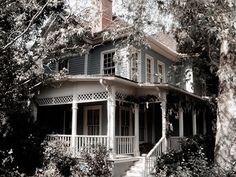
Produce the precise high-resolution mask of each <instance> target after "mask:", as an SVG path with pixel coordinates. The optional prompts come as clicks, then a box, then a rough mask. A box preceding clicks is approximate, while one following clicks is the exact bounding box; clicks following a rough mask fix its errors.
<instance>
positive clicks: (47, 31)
mask: <svg viewBox="0 0 236 177" xmlns="http://www.w3.org/2000/svg"><path fill="white" fill-rule="evenodd" d="M92 12H93V11H92V9H88V8H87V9H84V10H83V9H82V10H81V11H78V13H76V14H75V13H73V12H72V9H70V7H69V6H68V5H67V4H65V3H64V1H63V0H57V1H53V0H6V1H0V71H1V72H0V88H1V90H0V143H1V146H0V176H1V175H3V176H16V175H17V174H16V173H14V169H15V167H16V166H19V167H20V170H21V171H24V172H29V170H32V169H27V168H25V167H32V168H34V167H33V164H34V163H33V161H30V160H29V159H28V158H29V156H31V160H32V159H33V160H35V157H33V156H32V155H34V152H33V148H37V146H39V145H40V139H39V140H38V137H37V136H38V135H37V132H36V131H35V128H34V127H33V126H35V125H34V123H33V122H32V120H33V119H32V117H31V111H32V110H31V108H32V107H31V104H32V102H34V98H35V96H36V95H37V92H38V90H39V88H40V87H41V85H43V84H45V83H46V81H48V80H49V79H51V78H53V77H55V75H50V74H47V73H45V69H50V64H51V63H53V62H55V61H57V60H59V59H60V58H61V57H63V55H66V54H68V53H70V52H76V53H83V52H84V51H86V50H87V49H89V47H90V44H89V43H86V42H85V38H86V37H89V36H91V35H92V34H91V32H90V31H91V26H90V23H87V22H88V21H89V20H90V18H91V15H93V16H94V13H98V12H94V13H92ZM82 41H83V42H82ZM31 152H32V153H31ZM30 153H31V154H30ZM10 157H11V158H10ZM31 165H32V166H31ZM34 165H35V164H34ZM12 171H13V172H12ZM30 172H31V173H32V171H30Z"/></svg>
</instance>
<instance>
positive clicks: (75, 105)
mask: <svg viewBox="0 0 236 177" xmlns="http://www.w3.org/2000/svg"><path fill="white" fill-rule="evenodd" d="M77 110H78V103H76V101H75V100H73V103H72V125H71V135H72V136H71V148H72V151H73V155H75V154H76V134H77Z"/></svg>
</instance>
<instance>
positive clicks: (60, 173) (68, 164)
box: [35, 141, 111, 177]
mask: <svg viewBox="0 0 236 177" xmlns="http://www.w3.org/2000/svg"><path fill="white" fill-rule="evenodd" d="M91 149H92V152H91V153H88V151H87V150H85V149H84V150H83V151H82V152H81V156H80V157H73V156H72V152H71V151H70V149H69V148H68V147H67V146H66V144H64V143H63V142H61V141H48V142H45V143H44V158H43V163H42V168H40V169H37V170H36V173H35V177H52V176H57V177H84V176H104V177H108V176H111V163H109V162H108V160H107V159H108V151H107V150H106V148H105V147H103V146H98V147H91Z"/></svg>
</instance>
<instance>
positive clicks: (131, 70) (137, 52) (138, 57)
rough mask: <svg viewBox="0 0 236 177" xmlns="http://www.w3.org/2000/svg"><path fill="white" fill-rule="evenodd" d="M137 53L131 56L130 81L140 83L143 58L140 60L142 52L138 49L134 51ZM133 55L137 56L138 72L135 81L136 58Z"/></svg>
mask: <svg viewBox="0 0 236 177" xmlns="http://www.w3.org/2000/svg"><path fill="white" fill-rule="evenodd" d="M134 50H135V51H134V52H133V53H132V54H131V55H132V57H131V61H130V80H132V81H135V82H140V75H141V72H140V71H141V70H140V63H141V60H140V59H141V58H140V56H141V55H140V50H138V49H134ZM133 54H137V60H136V62H137V63H136V66H135V68H136V69H135V70H136V71H137V73H136V80H135V79H134V74H135V73H134V69H133V68H134V58H133Z"/></svg>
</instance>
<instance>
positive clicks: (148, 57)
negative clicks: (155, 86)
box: [145, 54, 154, 83]
mask: <svg viewBox="0 0 236 177" xmlns="http://www.w3.org/2000/svg"><path fill="white" fill-rule="evenodd" d="M148 60H150V70H151V72H150V73H148V68H147V64H148ZM148 74H150V81H148ZM145 81H146V83H153V82H154V59H153V57H151V56H150V55H147V54H146V55H145Z"/></svg>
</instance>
